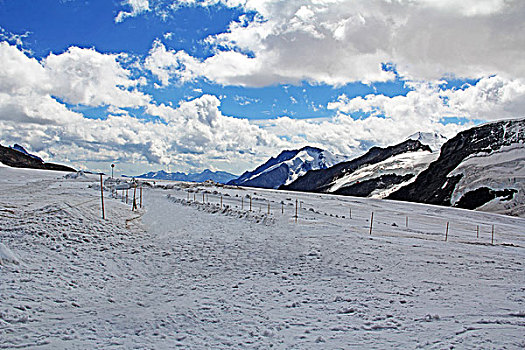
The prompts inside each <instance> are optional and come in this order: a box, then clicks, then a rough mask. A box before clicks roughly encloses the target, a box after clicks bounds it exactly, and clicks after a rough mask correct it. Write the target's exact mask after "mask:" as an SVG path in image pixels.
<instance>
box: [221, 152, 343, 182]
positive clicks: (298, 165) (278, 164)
mask: <svg viewBox="0 0 525 350" xmlns="http://www.w3.org/2000/svg"><path fill="white" fill-rule="evenodd" d="M344 160H346V158H345V157H342V156H337V155H334V154H332V153H330V152H328V151H325V150H322V149H320V148H316V147H308V146H307V147H303V148H301V149H299V150H291V151H283V152H281V153H280V154H279V155H278V156H277V157H276V158H273V157H272V158H270V159H269V160H268V161H267V162H266V163H264V164H262V165H261V166H259V167H257V168H256V169H255V170H253V171H247V172H245V173H244V174H242V175H241V176H240V177H239V178H237V179H235V180H232V181H230V182H229V183H228V184H229V185H238V186H251V187H263V188H279V187H280V186H282V185H288V184H290V183H292V182H294V181H295V180H296V179H298V178H299V177H301V176H303V175H304V174H306V173H307V172H308V171H311V170H317V169H326V168H329V167H331V166H333V165H335V164H337V163H339V162H342V161H344Z"/></svg>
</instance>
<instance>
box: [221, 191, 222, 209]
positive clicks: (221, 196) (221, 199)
mask: <svg viewBox="0 0 525 350" xmlns="http://www.w3.org/2000/svg"><path fill="white" fill-rule="evenodd" d="M221 209H222V194H221Z"/></svg>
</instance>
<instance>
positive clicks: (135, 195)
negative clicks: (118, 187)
mask: <svg viewBox="0 0 525 350" xmlns="http://www.w3.org/2000/svg"><path fill="white" fill-rule="evenodd" d="M136 209H137V185H135V187H133V205H132V207H131V211H135V210H136Z"/></svg>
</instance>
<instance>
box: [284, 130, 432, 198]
mask: <svg viewBox="0 0 525 350" xmlns="http://www.w3.org/2000/svg"><path fill="white" fill-rule="evenodd" d="M437 154H438V153H437V152H433V151H432V150H431V148H430V147H429V146H428V145H424V144H422V143H421V142H420V141H418V140H413V139H408V140H406V141H404V142H402V143H400V144H398V145H395V146H390V147H386V148H381V147H373V148H371V149H370V150H369V151H368V152H367V153H366V154H364V155H362V156H361V157H358V158H355V159H353V160H350V161H347V162H342V163H339V164H336V165H334V166H332V167H330V168H327V169H322V170H317V171H310V172H308V173H307V174H305V175H304V176H302V177H300V178H298V179H297V180H296V181H295V182H292V183H291V184H289V185H288V186H283V187H282V188H283V189H289V190H296V191H311V192H328V193H335V194H344V195H351V196H360V197H367V196H371V195H373V196H375V197H384V196H386V195H387V194H388V193H389V191H391V190H392V188H397V187H398V186H402V185H403V184H405V183H407V182H409V181H411V180H412V179H413V178H414V176H415V175H416V174H417V173H419V172H420V171H422V170H423V169H425V168H426V166H427V165H428V164H430V162H432V161H433V160H434V159H436V158H437Z"/></svg>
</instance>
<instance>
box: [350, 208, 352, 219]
mask: <svg viewBox="0 0 525 350" xmlns="http://www.w3.org/2000/svg"><path fill="white" fill-rule="evenodd" d="M349 214H350V216H349V217H350V219H351V218H352V208H350V212H349Z"/></svg>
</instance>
